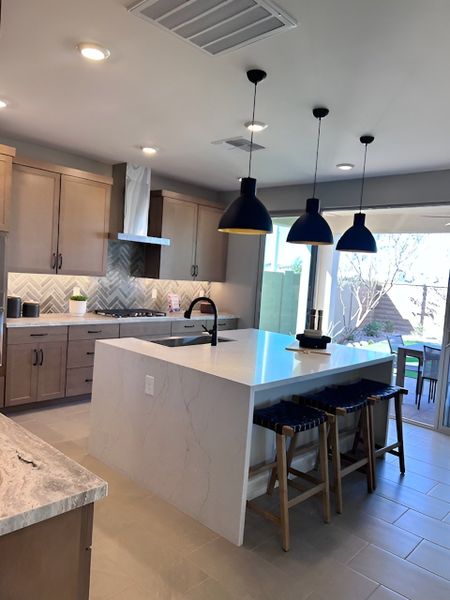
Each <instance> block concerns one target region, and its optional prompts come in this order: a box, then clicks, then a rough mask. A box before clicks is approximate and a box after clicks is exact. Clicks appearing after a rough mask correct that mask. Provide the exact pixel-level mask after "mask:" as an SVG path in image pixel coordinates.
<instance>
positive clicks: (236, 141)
mask: <svg viewBox="0 0 450 600" xmlns="http://www.w3.org/2000/svg"><path fill="white" fill-rule="evenodd" d="M211 144H214V145H215V146H220V145H221V144H225V145H227V146H231V148H230V150H232V149H234V148H237V149H238V150H243V151H244V152H250V140H247V139H245V138H243V137H235V138H228V139H223V140H216V141H214V142H211ZM265 149H266V147H265V146H261V144H256V143H255V142H253V152H256V151H257V150H265Z"/></svg>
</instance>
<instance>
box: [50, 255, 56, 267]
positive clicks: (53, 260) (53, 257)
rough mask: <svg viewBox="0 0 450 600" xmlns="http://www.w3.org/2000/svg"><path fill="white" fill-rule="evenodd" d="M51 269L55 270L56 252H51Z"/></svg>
mask: <svg viewBox="0 0 450 600" xmlns="http://www.w3.org/2000/svg"><path fill="white" fill-rule="evenodd" d="M51 269H52V270H54V269H56V252H53V254H52V265H51Z"/></svg>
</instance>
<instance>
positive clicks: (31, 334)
mask: <svg viewBox="0 0 450 600" xmlns="http://www.w3.org/2000/svg"><path fill="white" fill-rule="evenodd" d="M46 335H48V333H30V337H44V336H46Z"/></svg>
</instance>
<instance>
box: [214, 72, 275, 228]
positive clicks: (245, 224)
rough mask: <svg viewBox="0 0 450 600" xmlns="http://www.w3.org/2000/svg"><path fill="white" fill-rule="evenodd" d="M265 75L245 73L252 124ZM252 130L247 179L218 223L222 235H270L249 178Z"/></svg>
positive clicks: (266, 217)
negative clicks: (258, 88)
mask: <svg viewBox="0 0 450 600" xmlns="http://www.w3.org/2000/svg"><path fill="white" fill-rule="evenodd" d="M266 76H267V73H266V72H265V71H262V70H261V69H251V70H250V71H247V78H248V80H249V81H250V82H251V83H253V84H254V86H255V90H254V93H253V116H252V124H253V123H254V122H255V106H256V86H257V85H258V83H259V82H260V81H262V80H263V79H265V78H266ZM253 134H254V131H253V129H252V132H251V137H250V153H249V160H248V177H243V178H242V180H241V193H240V195H239V197H238V198H236V200H233V202H231V204H229V205H228V206H227V208H226V209H225V212H224V213H223V215H222V217H221V219H220V221H219V226H218V228H217V229H218V230H219V231H222V232H224V233H240V234H244V235H265V234H267V233H272V230H273V227H272V219H271V218H270V215H269V212H268V210H267V208H266V207H265V206H264V204H263V203H262V202H261V200H258V198H257V197H256V179H254V178H253V177H252V176H251V170H252V151H253Z"/></svg>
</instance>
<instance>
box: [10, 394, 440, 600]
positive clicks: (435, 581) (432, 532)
mask: <svg viewBox="0 0 450 600" xmlns="http://www.w3.org/2000/svg"><path fill="white" fill-rule="evenodd" d="M13 418H14V419H15V420H16V421H17V422H19V423H20V424H21V425H23V426H24V427H26V428H28V429H29V430H31V431H32V432H34V433H35V434H36V435H38V436H40V437H42V438H44V439H45V440H46V441H48V442H49V443H51V444H53V445H54V446H56V447H57V448H59V449H60V450H61V451H62V452H64V453H65V454H67V455H68V456H71V457H72V458H73V459H74V460H76V461H78V462H80V463H81V464H83V465H85V466H86V467H87V468H89V469H90V470H92V471H94V472H96V473H98V474H99V475H100V476H102V477H104V478H105V479H106V480H107V481H108V482H109V484H110V495H109V497H108V498H106V499H105V500H102V501H101V502H99V503H98V504H97V506H96V511H95V526H94V545H93V565H92V586H91V599H92V600H153V599H157V600H166V599H170V600H181V599H183V600H259V599H264V600H266V599H267V600H269V599H276V600H285V599H286V600H287V599H291V598H292V599H295V600H327V599H332V600H366V599H368V598H370V600H402V599H403V600H404V599H405V598H408V599H410V600H449V599H450V438H449V437H447V436H444V435H440V434H438V433H435V432H432V431H430V430H427V429H423V428H419V427H415V426H412V425H405V438H406V455H407V462H406V467H407V473H406V475H405V477H403V478H402V477H400V476H399V473H398V467H397V464H396V459H395V457H392V456H389V457H388V458H387V460H386V461H379V465H378V473H379V485H378V488H377V491H376V493H375V494H372V495H370V496H369V495H367V493H366V487H365V481H364V476H362V475H360V474H352V475H351V476H350V477H348V478H346V480H345V487H344V514H343V515H340V516H338V515H334V516H333V520H332V522H331V524H329V525H325V524H323V523H322V521H321V518H320V506H319V502H318V501H317V500H313V499H312V500H310V501H308V502H307V503H305V504H303V505H301V506H298V507H297V508H295V509H293V511H292V512H291V531H292V538H293V539H292V550H291V552H289V553H287V554H286V553H284V552H283V551H282V550H281V548H280V544H279V538H278V534H277V531H276V530H275V528H274V526H273V525H272V524H271V523H269V522H266V521H265V520H263V519H261V518H260V517H259V516H257V515H254V514H249V515H248V518H247V525H246V536H245V544H244V546H243V547H242V548H237V547H235V546H233V545H232V544H230V543H229V542H227V541H226V540H224V539H223V538H220V537H218V536H217V535H216V534H214V533H213V532H211V531H210V530H209V529H207V528H205V527H203V526H202V525H199V524H198V523H196V522H195V521H193V520H192V519H190V518H189V517H187V516H185V515H183V514H182V513H180V512H179V511H177V510H176V509H174V508H172V507H171V506H170V505H169V504H167V503H165V502H163V501H161V500H159V499H158V498H157V497H155V496H152V494H150V493H149V492H148V491H146V490H144V489H142V488H140V487H138V486H137V485H135V484H134V483H132V482H131V481H129V480H128V479H127V478H126V477H124V476H123V475H122V474H120V473H118V472H116V471H113V470H112V469H110V468H108V467H106V466H105V465H104V464H102V463H101V462H99V461H97V460H96V459H94V458H93V457H91V456H89V455H88V453H87V436H88V434H89V404H73V405H68V406H63V407H58V408H47V409H40V410H34V411H28V412H25V413H21V414H16V415H15V416H14V417H13ZM225 476H226V474H224V477H225Z"/></svg>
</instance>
